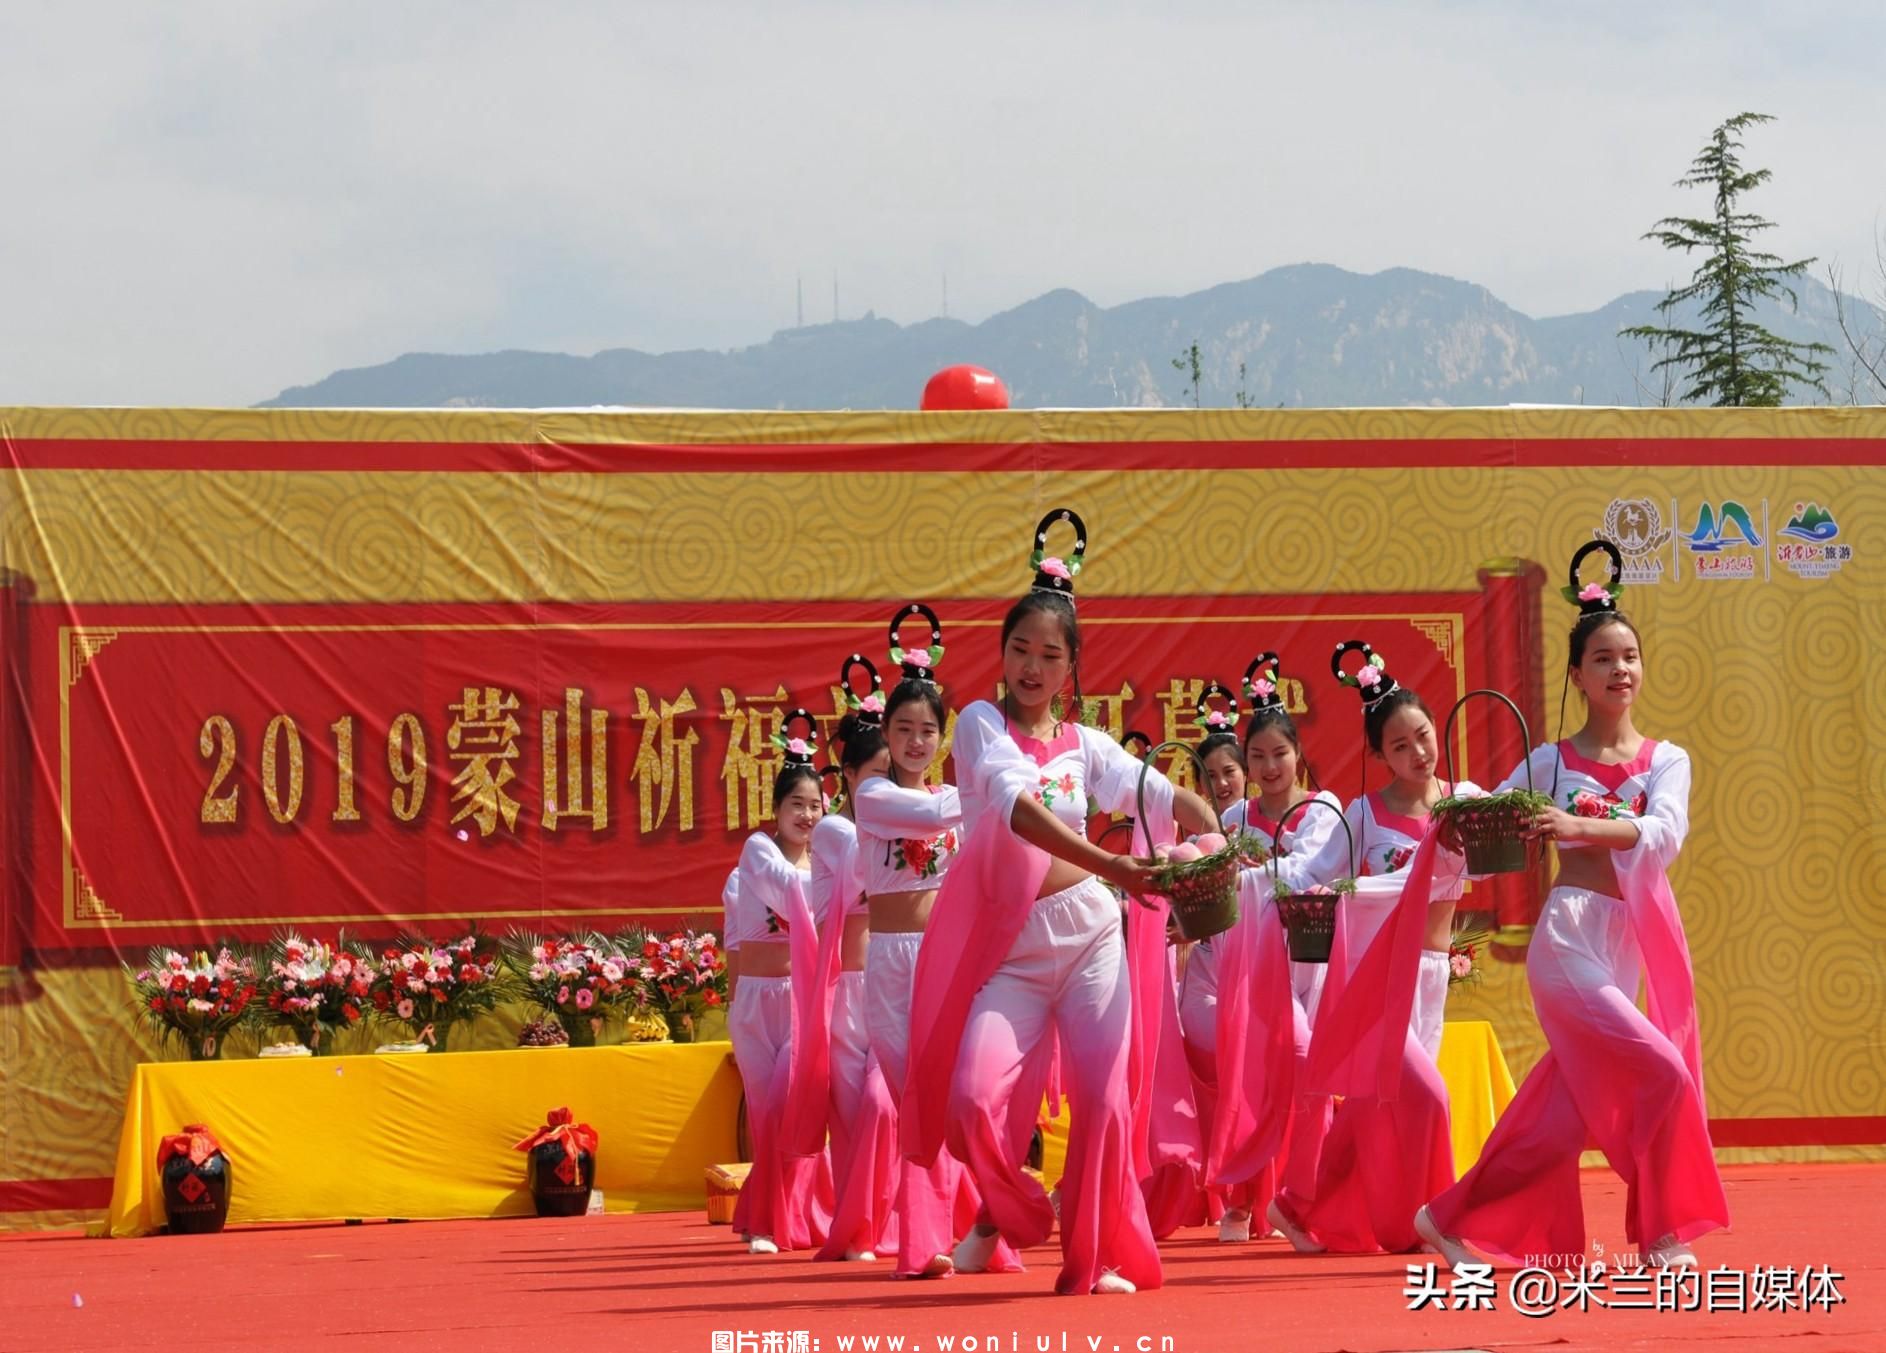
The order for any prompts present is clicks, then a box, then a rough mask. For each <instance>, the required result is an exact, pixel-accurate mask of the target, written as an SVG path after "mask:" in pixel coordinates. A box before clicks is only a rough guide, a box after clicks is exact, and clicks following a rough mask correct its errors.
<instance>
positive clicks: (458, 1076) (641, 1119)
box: [104, 1043, 740, 1236]
mask: <svg viewBox="0 0 1886 1353" xmlns="http://www.w3.org/2000/svg"><path fill="white" fill-rule="evenodd" d="M559 1105H568V1106H569V1108H570V1110H571V1111H572V1112H573V1113H574V1114H575V1116H576V1119H577V1121H578V1122H583V1123H588V1124H590V1126H592V1127H594V1128H595V1129H596V1130H597V1133H598V1134H599V1138H600V1140H599V1143H598V1147H597V1153H596V1154H597V1161H596V1164H597V1173H596V1187H597V1188H599V1189H600V1190H602V1192H603V1195H604V1201H605V1205H606V1206H607V1207H608V1209H609V1210H610V1211H611V1212H637V1211H664V1210H673V1211H679V1210H683V1209H698V1208H699V1207H700V1206H701V1198H702V1184H701V1180H702V1176H703V1171H704V1170H705V1169H706V1167H707V1166H709V1165H712V1164H715V1163H717V1162H721V1161H729V1160H733V1159H734V1158H735V1152H734V1122H735V1118H736V1116H737V1114H738V1111H739V1105H740V1076H739V1073H738V1072H737V1071H736V1070H735V1068H734V1064H733V1055H732V1051H731V1049H730V1048H729V1046H728V1045H727V1044H726V1043H694V1044H681V1045H675V1044H665V1043H660V1044H644V1045H640V1046H636V1045H627V1046H621V1047H606V1048H525V1049H510V1050H506V1051H502V1052H450V1053H425V1054H415V1055H411V1056H385V1057H379V1056H363V1057H308V1058H279V1059H274V1058H258V1059H252V1060H244V1061H232V1062H159V1063H146V1064H144V1065H142V1066H139V1067H138V1069H137V1072H136V1075H135V1076H134V1078H133V1080H132V1083H131V1090H130V1095H129V1098H128V1101H127V1103H126V1106H125V1116H124V1128H123V1131H122V1133H121V1134H120V1136H119V1138H118V1164H117V1170H116V1174H115V1177H114V1179H113V1182H112V1191H111V1211H110V1213H109V1214H108V1216H107V1219H106V1222H105V1228H104V1229H105V1231H106V1233H107V1234H110V1235H113V1236H131V1235H141V1234H144V1233H146V1232H149V1231H152V1230H154V1229H155V1228H156V1227H158V1226H160V1225H162V1224H163V1221H164V1202H163V1184H162V1181H161V1179H159V1177H158V1174H157V1168H156V1162H157V1144H158V1142H159V1140H160V1139H161V1138H163V1137H165V1136H167V1135H169V1134H170V1133H173V1132H176V1131H177V1130H178V1129H180V1128H181V1127H182V1126H183V1125H184V1124H186V1123H204V1124H207V1125H208V1127H209V1128H210V1130H211V1131H212V1132H214V1133H215V1134H216V1136H217V1138H218V1140H220V1141H221V1142H222V1144H223V1148H224V1150H225V1151H227V1152H228V1154H229V1158H230V1161H231V1163H232V1166H233V1169H234V1187H233V1189H232V1192H231V1202H230V1208H229V1220H230V1222H231V1223H232V1224H234V1223H240V1222H270V1221H331V1220H340V1219H346V1218H353V1217H406V1218H414V1219H416V1218H421V1217H426V1218H433V1217H495V1216H511V1215H519V1214H525V1215H528V1214H529V1213H530V1212H531V1211H532V1205H531V1199H530V1194H529V1192H528V1191H527V1190H526V1188H525V1186H524V1164H525V1157H524V1154H523V1153H522V1152H520V1151H514V1150H512V1149H511V1147H512V1143H514V1142H517V1141H519V1140H521V1139H522V1138H524V1137H526V1136H528V1135H529V1134H530V1132H531V1131H532V1130H533V1129H535V1128H536V1127H538V1126H539V1125H540V1124H541V1123H542V1122H543V1121H544V1115H545V1114H546V1113H547V1112H548V1111H549V1110H551V1109H553V1108H556V1107H557V1106H559Z"/></svg>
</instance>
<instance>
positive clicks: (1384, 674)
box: [1329, 639, 1400, 713]
mask: <svg viewBox="0 0 1886 1353" xmlns="http://www.w3.org/2000/svg"><path fill="white" fill-rule="evenodd" d="M1351 653H1360V654H1361V655H1362V663H1361V665H1360V666H1358V667H1357V668H1356V670H1355V672H1354V673H1353V674H1351V673H1349V672H1345V671H1343V669H1342V660H1343V659H1344V658H1346V657H1348V656H1349V655H1350V654H1351ZM1329 670H1330V672H1331V673H1332V674H1333V675H1334V676H1335V678H1336V680H1337V681H1338V682H1340V683H1341V684H1342V685H1344V686H1347V687H1349V689H1350V690H1353V691H1356V692H1358V693H1360V694H1361V696H1362V710H1363V712H1364V713H1367V712H1368V711H1369V710H1372V709H1374V708H1375V707H1376V706H1377V705H1379V704H1381V703H1382V701H1384V700H1386V699H1388V697H1389V696H1390V695H1392V694H1394V693H1395V691H1396V690H1398V689H1399V688H1400V683H1399V682H1397V681H1396V680H1395V678H1394V677H1393V676H1391V675H1390V674H1389V671H1388V664H1387V662H1385V661H1384V660H1383V658H1382V655H1381V654H1379V653H1377V652H1376V651H1375V650H1374V649H1372V648H1370V647H1369V646H1368V645H1367V644H1365V643H1363V642H1362V641H1361V640H1360V639H1349V640H1345V641H1344V642H1343V643H1340V644H1337V645H1336V652H1335V653H1334V655H1332V656H1331V658H1330V660H1329Z"/></svg>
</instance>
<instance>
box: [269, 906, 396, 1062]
mask: <svg viewBox="0 0 1886 1353" xmlns="http://www.w3.org/2000/svg"><path fill="white" fill-rule="evenodd" d="M259 966H261V968H262V971H261V972H260V973H259V975H258V978H257V982H256V990H257V994H258V995H259V996H260V997H261V1000H262V1008H263V1010H264V1012H265V1013H263V1014H262V1016H261V1020H262V1022H263V1023H264V1024H267V1025H273V1026H277V1027H282V1026H286V1027H287V1028H288V1029H289V1030H291V1031H292V1032H293V1033H294V1036H295V1041H296V1042H297V1043H299V1044H300V1045H301V1046H302V1047H304V1048H306V1049H307V1050H308V1051H309V1052H311V1053H316V1054H318V1053H320V1052H321V1050H322V1044H323V1042H325V1043H326V1044H327V1045H328V1046H329V1047H330V1048H331V1047H332V1046H333V1037H332V1036H333V1033H334V1031H335V1030H337V1029H346V1028H352V1027H353V1026H354V1025H356V1024H358V1023H360V1021H361V1020H362V1019H364V1018H365V1017H366V1016H367V1015H369V1014H371V1013H372V1012H373V1002H372V999H371V994H372V988H373V977H374V961H373V957H372V955H370V954H367V953H364V952H357V951H355V950H352V949H350V948H349V947H348V944H347V939H346V936H344V935H342V936H339V937H337V938H336V941H335V943H333V944H327V943H324V942H321V941H318V940H304V939H302V938H301V937H300V936H299V935H295V934H288V935H283V936H281V937H279V938H278V939H276V940H275V941H273V942H272V943H271V944H270V945H269V947H268V950H267V952H266V953H265V955H264V957H263V961H262V964H261V965H259Z"/></svg>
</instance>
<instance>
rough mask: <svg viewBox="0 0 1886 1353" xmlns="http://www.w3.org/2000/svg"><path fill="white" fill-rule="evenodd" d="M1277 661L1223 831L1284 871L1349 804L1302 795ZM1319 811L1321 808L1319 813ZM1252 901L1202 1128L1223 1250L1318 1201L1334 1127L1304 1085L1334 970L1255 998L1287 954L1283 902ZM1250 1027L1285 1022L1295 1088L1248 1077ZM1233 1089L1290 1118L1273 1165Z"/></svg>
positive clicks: (1256, 693) (1292, 973) (1270, 666)
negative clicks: (1256, 1209)
mask: <svg viewBox="0 0 1886 1353" xmlns="http://www.w3.org/2000/svg"><path fill="white" fill-rule="evenodd" d="M1277 661H1278V660H1277V655H1276V654H1275V653H1260V654H1259V655H1258V656H1257V657H1256V658H1254V659H1253V660H1252V662H1251V665H1250V666H1249V667H1248V668H1246V669H1245V673H1244V698H1245V702H1246V704H1247V705H1248V706H1249V707H1250V710H1251V718H1250V722H1249V724H1248V725H1247V726H1246V728H1245V731H1244V736H1243V740H1242V742H1241V744H1240V746H1239V753H1240V755H1241V757H1242V760H1243V763H1244V766H1245V768H1246V771H1247V773H1248V774H1249V776H1250V781H1249V783H1250V784H1252V785H1254V786H1255V787H1256V788H1257V791H1258V792H1257V794H1256V796H1255V797H1254V798H1251V799H1245V798H1240V799H1239V801H1238V802H1237V803H1236V804H1234V805H1233V806H1232V807H1231V808H1230V809H1229V810H1228V811H1227V812H1226V813H1225V831H1226V833H1227V834H1229V833H1230V832H1232V831H1234V830H1242V831H1243V832H1244V833H1245V835H1246V836H1247V837H1249V838H1255V839H1254V845H1256V847H1257V851H1255V852H1254V853H1255V854H1259V855H1261V856H1268V857H1271V858H1275V859H1280V860H1281V859H1284V858H1287V857H1289V856H1292V855H1303V856H1316V855H1317V854H1319V852H1321V851H1322V850H1323V848H1324V846H1325V844H1326V843H1327V842H1328V841H1329V840H1330V838H1331V837H1333V836H1335V835H1338V834H1339V833H1340V831H1341V828H1340V825H1339V824H1338V823H1337V821H1336V819H1337V817H1338V816H1339V815H1340V814H1341V812H1342V804H1341V802H1340V801H1339V800H1338V799H1337V798H1336V796H1335V795H1334V794H1331V793H1330V792H1329V791H1328V790H1319V791H1317V792H1315V793H1314V794H1313V793H1312V792H1311V790H1310V788H1309V785H1308V783H1306V782H1307V781H1309V780H1310V778H1311V777H1310V775H1309V774H1308V763H1307V762H1306V761H1305V760H1304V757H1303V741H1302V737H1301V735H1300V734H1299V733H1298V732H1297V725H1296V721H1295V720H1294V719H1292V718H1291V717H1290V711H1289V709H1288V708H1287V707H1286V706H1285V704H1284V699H1283V695H1282V693H1281V683H1280V682H1279V680H1278V675H1277ZM1312 803H1315V804H1317V805H1320V806H1319V807H1315V808H1313V807H1311V806H1310V805H1311V804H1312ZM1253 882H1254V883H1257V884H1260V885H1261V884H1262V883H1263V882H1264V879H1263V878H1262V877H1261V876H1260V877H1257V878H1255V879H1254V880H1253ZM1248 898H1249V902H1250V904H1251V905H1246V906H1244V907H1242V908H1241V909H1240V914H1239V918H1238V925H1237V926H1235V927H1234V928H1233V932H1232V933H1231V934H1230V935H1228V936H1225V937H1222V939H1221V944H1222V946H1223V948H1224V949H1225V950H1226V951H1227V955H1228V958H1229V963H1228V966H1229V967H1231V968H1233V969H1234V970H1235V972H1236V974H1237V975H1236V976H1235V977H1234V978H1233V980H1232V982H1231V984H1230V985H1231V987H1232V988H1233V992H1232V994H1230V995H1229V996H1228V997H1227V999H1226V1000H1225V1001H1223V1002H1222V1003H1219V1002H1215V1003H1214V1004H1215V1010H1214V1012H1213V1013H1214V1014H1215V1016H1216V1019H1215V1022H1214V1027H1213V1029H1212V1039H1213V1045H1214V1057H1213V1060H1212V1064H1211V1068H1210V1073H1211V1084H1212V1088H1213V1094H1212V1105H1213V1108H1212V1110H1211V1112H1210V1113H1209V1114H1208V1115H1207V1117H1206V1121H1207V1122H1209V1123H1210V1124H1211V1125H1212V1153H1211V1162H1210V1167H1209V1175H1210V1177H1211V1179H1212V1180H1213V1184H1214V1187H1217V1188H1219V1189H1221V1190H1222V1191H1223V1192H1224V1193H1225V1195H1226V1197H1227V1198H1228V1200H1229V1201H1230V1203H1231V1204H1232V1206H1231V1207H1230V1209H1229V1210H1227V1212H1226V1214H1225V1217H1224V1220H1223V1221H1221V1222H1220V1223H1219V1227H1218V1238H1219V1239H1220V1240H1226V1241H1241V1240H1248V1239H1250V1234H1251V1209H1252V1205H1253V1203H1254V1202H1255V1201H1260V1200H1268V1199H1269V1198H1270V1197H1271V1196H1272V1195H1273V1194H1274V1193H1276V1192H1277V1188H1278V1185H1279V1184H1280V1183H1281V1184H1282V1185H1284V1186H1285V1187H1294V1188H1295V1189H1296V1190H1297V1191H1299V1192H1300V1193H1301V1194H1302V1195H1303V1196H1306V1197H1307V1196H1309V1195H1311V1194H1312V1193H1313V1192H1314V1190H1315V1184H1316V1165H1317V1160H1318V1158H1319V1156H1320V1155H1321V1152H1322V1145H1323V1136H1324V1134H1325V1132H1326V1131H1327V1130H1328V1127H1329V1097H1328V1096H1327V1095H1311V1094H1309V1093H1307V1090H1306V1087H1304V1086H1303V1084H1302V1075H1301V1073H1302V1067H1303V1061H1304V1059H1305V1058H1306V1057H1307V1056H1308V1054H1309V1044H1310V1027H1311V1021H1312V1019H1313V1018H1314V1015H1315V1010H1316V1002H1317V997H1318V996H1319V995H1320V994H1321V992H1322V988H1323V976H1324V974H1325V973H1326V972H1327V971H1328V965H1327V964H1324V963H1290V965H1289V969H1288V971H1289V980H1288V982H1287V983H1285V982H1281V981H1276V980H1274V977H1275V975H1274V973H1273V975H1272V980H1271V981H1270V982H1269V983H1268V985H1267V986H1266V987H1265V989H1264V990H1262V991H1259V990H1257V989H1256V988H1255V986H1254V983H1253V980H1252V974H1253V972H1254V968H1255V966H1256V956H1257V953H1258V948H1259V945H1260V944H1265V943H1270V944H1275V943H1281V930H1280V928H1279V925H1278V921H1277V917H1276V902H1275V899H1274V898H1273V897H1271V896H1269V895H1268V890H1266V889H1264V888H1262V887H1261V886H1260V887H1257V888H1255V889H1254V890H1253V891H1252V892H1251V893H1250V894H1248ZM1260 932H1261V933H1260ZM1269 957H1270V958H1271V960H1272V963H1273V967H1275V966H1280V964H1281V962H1282V960H1281V959H1280V958H1279V957H1278V956H1276V955H1270V956H1269ZM1286 993H1287V994H1286ZM1252 1020H1257V1021H1260V1022H1263V1021H1275V1022H1277V1023H1278V1024H1279V1025H1280V1026H1281V1025H1282V1024H1283V1023H1284V1022H1285V1021H1287V1022H1288V1028H1289V1037H1290V1048H1291V1062H1290V1065H1289V1068H1288V1070H1289V1074H1288V1075H1287V1076H1283V1075H1281V1073H1282V1072H1283V1071H1284V1069H1285V1068H1283V1067H1282V1066H1279V1067H1278V1068H1277V1070H1278V1072H1279V1073H1280V1074H1279V1076H1278V1077H1277V1078H1276V1079H1274V1080H1273V1079H1272V1078H1270V1077H1266V1076H1265V1075H1263V1074H1260V1073H1252V1072H1250V1071H1249V1070H1248V1069H1247V1066H1246V1064H1245V1061H1244V1058H1245V1056H1246V1052H1247V1048H1248V1047H1249V1046H1252V1045H1253V1044H1254V1045H1255V1046H1258V1047H1266V1046H1268V1039H1267V1036H1266V1034H1265V1033H1264V1032H1263V1031H1262V1030H1260V1031H1259V1032H1258V1033H1257V1034H1256V1035H1255V1037H1254V1038H1253V1036H1252V1035H1251V1033H1250V1029H1249V1023H1250V1021H1252ZM1280 1046H1281V1045H1280ZM1226 1088H1229V1089H1230V1090H1231V1093H1232V1094H1233V1095H1234V1096H1235V1095H1245V1096H1251V1095H1255V1096H1274V1097H1276V1098H1277V1100H1278V1102H1279V1104H1280V1105H1281V1106H1287V1107H1285V1108H1282V1109H1280V1114H1282V1115H1283V1116H1282V1117H1281V1118H1280V1119H1279V1120H1277V1130H1278V1131H1279V1132H1280V1133H1281V1141H1280V1142H1278V1144H1277V1146H1276V1148H1275V1150H1274V1152H1273V1153H1271V1154H1269V1155H1260V1154H1258V1153H1256V1152H1254V1150H1253V1147H1254V1145H1255V1143H1254V1142H1253V1140H1252V1137H1253V1134H1254V1131H1255V1126H1254V1125H1255V1124H1257V1123H1258V1122H1261V1121H1264V1119H1265V1116H1266V1112H1267V1111H1266V1108H1265V1106H1264V1105H1262V1104H1251V1103H1248V1102H1247V1103H1245V1104H1240V1105H1237V1106H1235V1107H1234V1106H1233V1105H1231V1104H1229V1103H1227V1104H1225V1106H1224V1107H1223V1108H1222V1109H1220V1108H1218V1107H1217V1106H1218V1104H1219V1093H1220V1092H1222V1091H1223V1090H1225V1089H1226ZM1201 1107H1202V1106H1201ZM1265 1145H1268V1143H1265ZM1279 1161H1281V1162H1282V1166H1283V1171H1282V1178H1281V1180H1280V1179H1279V1177H1278V1171H1277V1164H1276V1162H1279Z"/></svg>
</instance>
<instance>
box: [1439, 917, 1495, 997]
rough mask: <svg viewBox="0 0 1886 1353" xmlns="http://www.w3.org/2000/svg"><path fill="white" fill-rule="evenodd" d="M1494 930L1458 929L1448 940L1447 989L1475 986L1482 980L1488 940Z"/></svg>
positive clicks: (1478, 928)
mask: <svg viewBox="0 0 1886 1353" xmlns="http://www.w3.org/2000/svg"><path fill="white" fill-rule="evenodd" d="M1491 938H1492V932H1491V931H1489V930H1487V929H1485V928H1484V927H1475V928H1472V929H1459V930H1456V931H1455V932H1454V933H1453V934H1452V935H1451V936H1449V937H1448V941H1447V989H1448V991H1450V992H1451V991H1453V989H1454V988H1455V987H1462V986H1474V985H1478V983H1479V981H1480V973H1481V969H1482V967H1483V966H1484V960H1483V959H1482V957H1481V955H1482V954H1484V953H1485V952H1486V946H1487V941H1488V940H1489V939H1491Z"/></svg>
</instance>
